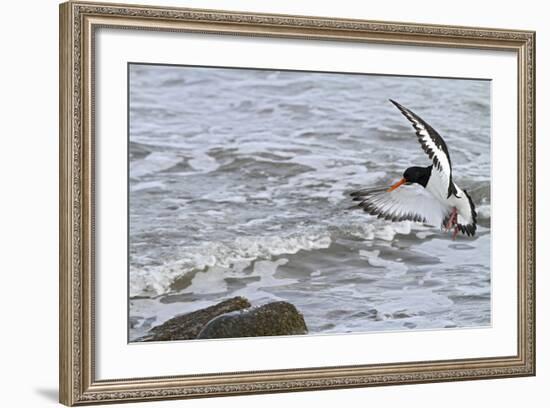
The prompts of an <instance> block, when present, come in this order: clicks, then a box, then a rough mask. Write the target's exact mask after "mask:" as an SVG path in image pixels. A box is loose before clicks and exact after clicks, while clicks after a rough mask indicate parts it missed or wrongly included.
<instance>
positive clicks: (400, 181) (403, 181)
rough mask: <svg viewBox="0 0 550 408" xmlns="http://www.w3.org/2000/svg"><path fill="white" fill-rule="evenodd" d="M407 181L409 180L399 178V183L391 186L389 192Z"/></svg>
mask: <svg viewBox="0 0 550 408" xmlns="http://www.w3.org/2000/svg"><path fill="white" fill-rule="evenodd" d="M406 182H407V180H405V179H404V178H402V179H401V180H399V181H398V182H397V183H395V184H394V185H393V186H391V187H390V188H388V192H390V191H393V190H395V189H396V188H397V187H399V186H402V185H403V184H405V183H406Z"/></svg>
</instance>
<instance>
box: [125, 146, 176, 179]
mask: <svg viewBox="0 0 550 408" xmlns="http://www.w3.org/2000/svg"><path fill="white" fill-rule="evenodd" d="M181 161H182V158H181V157H179V156H178V155H177V154H175V153H168V152H153V153H150V154H149V155H147V156H146V157H145V158H144V159H141V160H136V161H133V162H132V163H130V177H131V178H134V179H139V178H141V177H143V176H146V175H148V174H152V173H157V172H159V171H162V170H166V169H169V168H170V167H173V166H175V165H176V164H178V163H179V162H181Z"/></svg>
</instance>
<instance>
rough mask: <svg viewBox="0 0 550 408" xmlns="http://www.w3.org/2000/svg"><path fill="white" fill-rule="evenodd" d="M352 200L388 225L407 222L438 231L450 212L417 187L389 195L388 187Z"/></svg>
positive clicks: (356, 194)
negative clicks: (386, 221) (425, 225)
mask: <svg viewBox="0 0 550 408" xmlns="http://www.w3.org/2000/svg"><path fill="white" fill-rule="evenodd" d="M351 196H352V197H353V200H354V201H358V202H359V203H358V204H357V206H356V208H362V209H363V210H364V211H365V212H367V213H369V214H371V215H377V216H378V218H383V219H386V220H391V221H404V220H409V221H416V222H421V223H425V224H429V225H433V226H436V227H441V226H442V225H443V220H444V219H445V218H447V217H448V214H449V210H450V209H449V208H448V207H446V206H445V205H443V204H442V203H440V202H439V201H437V200H435V199H434V198H433V196H432V195H431V194H430V193H429V192H427V191H426V189H424V187H422V186H420V185H419V184H405V185H403V186H401V187H399V188H398V189H396V190H393V191H391V192H389V191H388V188H387V187H375V188H367V189H363V190H359V191H355V192H353V193H351Z"/></svg>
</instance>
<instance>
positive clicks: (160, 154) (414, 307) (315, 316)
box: [128, 64, 491, 339]
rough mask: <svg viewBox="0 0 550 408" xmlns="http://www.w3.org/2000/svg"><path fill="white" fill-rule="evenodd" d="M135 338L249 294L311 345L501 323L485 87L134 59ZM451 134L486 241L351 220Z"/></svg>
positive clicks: (457, 167) (456, 167) (457, 173)
mask: <svg viewBox="0 0 550 408" xmlns="http://www.w3.org/2000/svg"><path fill="white" fill-rule="evenodd" d="M129 75H130V77H129V87H130V89H129V109H130V112H129V113H130V115H129V147H128V149H129V169H130V170H129V221H130V222H129V292H130V299H129V313H130V322H131V324H130V338H131V339H133V338H136V337H137V336H139V335H141V334H143V333H144V332H146V330H148V329H149V328H150V327H151V326H154V325H157V324H160V323H162V322H163V321H165V320H167V319H169V318H171V317H173V316H174V315H176V314H181V313H185V312H189V311H192V310H196V309H198V308H200V307H205V306H208V305H211V304H212V303H216V302H218V301H221V300H223V299H226V298H228V297H232V296H237V295H242V296H245V297H247V298H249V299H250V300H251V302H252V303H253V304H262V303H266V302H270V301H274V300H286V301H289V302H291V303H293V304H294V305H296V307H297V308H298V309H299V310H300V311H301V312H302V313H303V314H304V317H305V320H306V322H307V325H308V327H309V330H310V333H311V334H317V333H346V332H368V331H381V330H403V329H417V330H418V329H443V328H451V327H478V326H487V325H489V324H490V318H491V309H490V305H491V302H490V298H491V270H490V251H491V235H490V216H491V210H490V209H491V207H490V204H491V202H490V199H491V194H490V191H491V190H490V178H491V174H490V173H491V154H490V152H491V143H490V141H491V137H490V123H491V119H490V103H491V100H490V85H491V84H490V82H489V81H485V80H464V79H443V78H417V77H395V76H380V75H353V74H335V73H313V72H289V71H270V70H250V69H246V70H243V69H225V68H200V67H175V66H157V65H139V64H132V65H131V66H130V71H129ZM388 98H392V99H395V100H397V101H398V102H400V103H401V104H403V105H405V106H407V107H408V108H410V109H412V110H413V111H415V112H416V113H417V114H419V115H420V116H421V117H423V118H424V119H425V120H426V121H427V122H428V123H430V124H431V125H432V126H433V127H434V128H435V129H437V130H438V131H439V133H440V134H441V135H442V136H443V138H444V139H445V140H446V142H447V145H448V147H449V150H450V152H451V158H452V164H453V176H454V180H455V181H456V183H457V184H459V185H460V186H461V187H462V188H464V189H467V190H468V192H469V193H470V195H471V196H472V198H473V200H474V202H475V203H476V205H477V208H478V214H479V224H480V225H479V228H478V232H477V234H476V236H475V238H473V239H472V238H466V237H458V239H457V240H455V241H453V240H452V239H451V237H450V234H447V233H445V232H442V231H440V230H439V229H437V228H432V227H427V226H423V225H419V224H416V223H411V222H400V223H391V222H388V221H382V220H379V219H377V218H375V217H372V216H369V215H367V214H365V213H362V212H360V211H350V210H348V207H350V206H351V205H352V204H353V203H352V202H351V200H350V199H349V197H348V196H347V194H348V193H349V192H350V191H353V190H354V189H358V188H362V187H368V186H378V185H388V186H389V185H390V184H391V183H392V182H394V181H396V180H397V179H398V178H399V177H400V176H401V174H402V172H403V171H404V170H405V168H407V167H409V166H412V165H421V166H422V165H424V166H425V165H428V164H430V162H429V159H428V158H427V156H426V155H425V154H424V153H423V151H422V150H421V148H420V145H419V144H418V142H417V140H416V135H415V134H414V131H413V129H412V127H411V126H410V124H409V123H408V122H407V121H406V119H405V118H404V117H403V116H402V115H401V114H400V113H399V111H398V110H397V109H395V107H394V106H393V105H392V104H391V103H389V102H388Z"/></svg>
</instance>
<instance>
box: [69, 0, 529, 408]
mask: <svg viewBox="0 0 550 408" xmlns="http://www.w3.org/2000/svg"><path fill="white" fill-rule="evenodd" d="M105 27H108V28H112V29H120V30H144V31H151V32H152V31H157V32H158V31H160V32H179V33H189V32H190V33H202V34H205V33H207V34H208V33H211V34H224V35H232V36H243V37H246V36H254V37H271V38H284V39H302V40H326V41H338V42H350V43H351V42H353V43H355V42H360V43H363V42H364V43H376V44H384V45H399V46H403V45H414V46H431V47H443V48H448V49H477V50H504V51H508V52H513V53H515V54H516V55H517V72H518V77H517V96H518V99H517V106H518V111H517V121H518V122H517V123H518V129H517V148H518V156H517V159H518V173H517V186H518V196H517V203H518V207H517V208H518V220H517V221H518V222H517V225H518V229H517V238H518V241H517V242H518V247H517V259H518V264H517V282H518V285H517V353H516V354H514V355H505V356H497V355H495V356H493V357H484V358H469V359H448V360H438V361H417V362H403V363H395V362H392V363H387V364H361V362H358V363H357V364H356V365H344V366H330V367H323V366H319V367H314V368H312V367H308V368H303V369H296V368H293V369H277V370H267V371H251V372H250V371H247V372H229V373H212V374H193V375H181V376H168V377H167V376H158V377H157V376H151V377H143V378H124V379H120V378H115V379H97V377H96V351H97V350H96V346H95V340H94V339H95V330H96V321H95V314H94V308H95V299H96V295H97V294H96V288H95V282H96V281H95V276H96V275H95V273H96V269H95V268H96V265H95V256H96V253H95V216H96V208H95V192H96V189H97V187H98V186H97V185H96V178H95V167H94V166H95V160H96V157H95V122H94V112H95V108H96V107H95V99H94V81H95V78H94V75H95V74H94V69H95V68H94V67H95V66H94V52H95V48H94V47H95V34H96V31H97V30H98V29H100V28H105ZM59 79H60V179H59V181H60V197H59V199H60V201H59V202H60V213H59V214H60V253H59V262H60V270H59V272H60V333H59V334H60V349H59V351H60V381H59V383H60V401H61V402H62V403H63V404H66V405H70V406H72V405H80V404H90V403H107V402H130V401H147V400H158V399H178V398H194V397H205V396H222V395H238V394H253V393H269V392H284V391H305V390H319V389H335V388H348V387H364V386H376V385H393V384H412V383H426V382H438V381H455V380H473V379H487V378H504V377H519V376H532V375H534V374H535V33H534V32H532V31H517V30H505V29H489V28H470V27H456V26H443V25H423V24H414V23H396V22H375V21H362V20H346V19H332V18H319V17H303V16H288V15H268V14H251V13H239V12H228V11H212V10H195V9H180V8H167V7H150V6H136V5H115V4H112V5H106V4H100V3H87V2H72V1H71V2H67V3H63V4H61V5H60V78H59ZM121 137H125V136H124V135H121ZM121 273H122V272H121ZM122 295H125V294H121V296H122Z"/></svg>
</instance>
